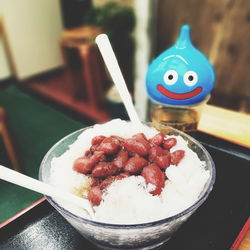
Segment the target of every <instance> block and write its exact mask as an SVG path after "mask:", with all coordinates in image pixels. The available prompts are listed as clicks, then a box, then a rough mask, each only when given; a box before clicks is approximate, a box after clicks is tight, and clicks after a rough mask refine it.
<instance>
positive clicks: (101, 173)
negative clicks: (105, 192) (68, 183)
mask: <svg viewBox="0 0 250 250" xmlns="http://www.w3.org/2000/svg"><path fill="white" fill-rule="evenodd" d="M116 172H117V167H116V166H115V165H114V164H113V163H112V162H100V163H98V164H97V165H96V166H95V167H94V169H93V170H92V173H91V176H92V177H108V176H111V175H113V174H115V173H116Z"/></svg>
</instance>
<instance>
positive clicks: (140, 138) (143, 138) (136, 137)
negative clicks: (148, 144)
mask: <svg viewBox="0 0 250 250" xmlns="http://www.w3.org/2000/svg"><path fill="white" fill-rule="evenodd" d="M132 138H134V139H136V140H145V141H147V140H148V139H147V137H146V135H144V134H143V133H138V134H136V135H133V136H132Z"/></svg>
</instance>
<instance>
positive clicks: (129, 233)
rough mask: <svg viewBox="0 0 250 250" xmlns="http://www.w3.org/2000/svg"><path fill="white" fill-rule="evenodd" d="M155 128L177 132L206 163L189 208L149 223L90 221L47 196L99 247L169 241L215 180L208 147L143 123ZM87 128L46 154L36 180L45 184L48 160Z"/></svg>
mask: <svg viewBox="0 0 250 250" xmlns="http://www.w3.org/2000/svg"><path fill="white" fill-rule="evenodd" d="M145 124H146V125H147V126H150V127H155V128H156V129H157V130H160V131H161V132H163V133H165V134H167V135H180V136H182V137H183V138H184V139H185V140H186V141H187V142H188V146H189V148H191V149H192V150H193V151H194V152H196V154H197V155H198V157H199V158H200V160H202V161H205V162H206V169H207V170H209V172H210V176H209V179H208V181H207V183H206V184H205V186H204V189H203V190H202V192H201V194H200V196H199V199H198V200H197V201H196V202H195V203H194V204H193V205H192V206H190V207H188V208H187V209H185V210H183V211H182V212H181V213H178V214H176V215H174V216H171V217H167V218H164V219H162V220H158V221H153V222H150V223H143V224H133V225H131V224H130V225H120V224H108V223H102V222H97V221H92V220H89V219H86V218H83V217H79V216H77V215H75V214H73V213H71V212H70V211H68V210H66V209H65V208H63V207H62V206H60V205H59V204H58V203H57V202H56V201H55V200H54V199H53V198H52V197H49V196H46V198H47V200H48V201H49V202H50V203H51V205H52V206H53V207H54V208H55V209H56V210H57V211H58V212H59V213H60V214H61V215H62V216H63V217H64V218H65V219H66V220H67V221H68V222H69V223H70V224H71V225H72V226H73V227H74V228H75V229H76V230H77V231H78V232H79V233H80V234H81V235H82V236H83V237H84V238H86V239H87V240H89V241H90V242H92V243H93V244H94V245H95V246H97V247H98V248H100V249H153V248H156V247H158V246H160V245H162V244H164V242H166V241H168V240H169V239H170V237H171V236H172V235H173V233H174V232H175V231H176V230H177V229H178V228H179V227H180V226H181V224H182V223H183V222H185V221H186V220H187V219H188V218H189V217H190V215H192V214H193V213H194V212H195V211H196V209H197V208H198V207H199V206H200V205H201V204H202V203H203V202H204V201H205V200H206V199H207V197H208V195H209V193H210V192H211V190H212V188H213V184H214V181H215V167H214V162H213V160H212V158H211V156H210V155H209V153H208V152H207V150H206V149H205V148H204V147H203V146H202V145H201V144H200V143H199V142H198V141H196V140H195V139H193V138H192V137H190V136H189V135H187V134H185V133H183V132H181V131H179V130H176V129H173V128H171V127H167V126H163V125H160V124H154V123H145ZM88 128H89V127H87V128H84V129H80V130H78V131H76V132H74V133H72V134H69V135H68V136H66V137H64V138H63V139H62V140H60V141H59V142H57V143H56V144H55V145H54V146H53V147H52V148H51V149H50V150H49V151H48V153H47V154H46V155H45V157H44V159H43V161H42V163H41V166H40V171H39V179H40V180H41V181H43V182H46V183H48V182H49V178H50V168H51V160H52V159H53V158H54V157H58V156H60V155H61V154H63V153H64V152H65V151H66V150H68V148H69V145H71V144H72V143H73V142H74V141H75V140H76V139H77V137H78V136H79V135H80V134H81V133H82V132H83V131H84V130H86V129H88Z"/></svg>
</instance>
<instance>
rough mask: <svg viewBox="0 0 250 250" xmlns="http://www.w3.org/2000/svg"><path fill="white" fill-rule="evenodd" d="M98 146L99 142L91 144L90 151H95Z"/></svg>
mask: <svg viewBox="0 0 250 250" xmlns="http://www.w3.org/2000/svg"><path fill="white" fill-rule="evenodd" d="M98 147H99V144H95V145H92V146H91V147H90V152H91V153H94V152H95V151H97V148H98Z"/></svg>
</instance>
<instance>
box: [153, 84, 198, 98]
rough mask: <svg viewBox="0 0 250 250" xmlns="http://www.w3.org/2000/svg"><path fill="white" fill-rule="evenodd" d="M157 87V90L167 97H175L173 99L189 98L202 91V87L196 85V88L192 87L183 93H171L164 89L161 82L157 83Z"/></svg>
mask: <svg viewBox="0 0 250 250" xmlns="http://www.w3.org/2000/svg"><path fill="white" fill-rule="evenodd" d="M157 89H158V90H159V92H160V93H161V94H163V95H165V96H166V97H168V98H171V99H175V100H185V99H189V98H192V97H194V96H196V95H198V94H200V92H201V91H202V87H197V88H196V89H194V90H192V91H190V92H186V93H183V94H179V93H173V92H171V91H169V90H167V89H165V88H164V87H163V86H162V85H161V84H158V85H157Z"/></svg>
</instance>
